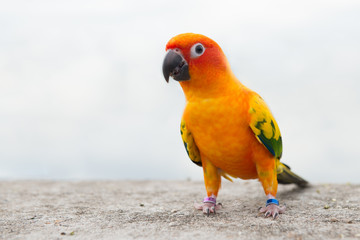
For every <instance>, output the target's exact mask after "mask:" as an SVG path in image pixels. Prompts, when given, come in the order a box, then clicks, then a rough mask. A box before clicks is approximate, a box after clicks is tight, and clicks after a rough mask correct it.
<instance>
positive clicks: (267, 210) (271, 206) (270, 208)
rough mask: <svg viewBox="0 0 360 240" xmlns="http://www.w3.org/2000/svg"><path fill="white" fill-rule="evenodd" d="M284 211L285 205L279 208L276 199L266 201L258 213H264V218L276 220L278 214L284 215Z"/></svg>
mask: <svg viewBox="0 0 360 240" xmlns="http://www.w3.org/2000/svg"><path fill="white" fill-rule="evenodd" d="M285 210H286V204H284V206H282V207H280V206H279V201H278V200H276V199H274V198H273V199H268V200H267V202H266V207H260V208H259V213H264V215H265V217H272V218H273V219H276V218H277V217H278V216H279V214H280V213H284V212H285Z"/></svg>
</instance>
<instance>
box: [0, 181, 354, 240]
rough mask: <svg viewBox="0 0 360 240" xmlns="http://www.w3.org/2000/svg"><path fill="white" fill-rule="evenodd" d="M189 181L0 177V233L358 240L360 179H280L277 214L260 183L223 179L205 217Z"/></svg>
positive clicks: (197, 188)
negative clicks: (212, 210)
mask: <svg viewBox="0 0 360 240" xmlns="http://www.w3.org/2000/svg"><path fill="white" fill-rule="evenodd" d="M204 193H205V190H204V186H203V183H202V182H193V181H83V182H66V181H2V182H0V216H1V218H0V239H360V206H359V204H360V201H359V200H360V185H353V184H341V185H340V184H339V185H336V184H321V185H320V184H319V185H313V186H311V187H309V188H306V189H298V188H297V187H295V186H279V191H278V196H277V197H278V199H279V200H280V204H282V203H286V205H287V208H288V209H287V211H286V212H285V214H281V215H280V217H279V218H278V219H277V220H272V219H269V218H267V219H266V218H264V217H263V216H259V215H258V214H257V209H258V208H259V207H260V206H263V205H264V203H265V200H266V199H265V196H264V193H263V190H262V188H261V186H260V184H259V183H258V182H255V181H250V182H243V181H241V182H239V181H236V182H235V183H227V182H225V183H224V184H223V186H222V189H221V191H220V194H219V198H218V200H219V201H220V202H222V203H223V206H224V208H223V209H222V210H221V211H219V212H218V213H217V214H216V215H211V216H210V217H206V216H205V215H203V214H202V212H200V211H198V210H195V209H194V208H193V203H194V201H195V200H196V201H198V202H200V201H201V200H202V198H203V197H204Z"/></svg>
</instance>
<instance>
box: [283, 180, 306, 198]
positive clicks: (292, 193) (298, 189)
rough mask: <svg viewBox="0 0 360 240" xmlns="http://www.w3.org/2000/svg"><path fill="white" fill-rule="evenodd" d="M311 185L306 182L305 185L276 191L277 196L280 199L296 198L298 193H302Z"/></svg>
mask: <svg viewBox="0 0 360 240" xmlns="http://www.w3.org/2000/svg"><path fill="white" fill-rule="evenodd" d="M312 188H313V186H312V185H311V184H308V185H307V186H306V187H298V186H296V187H294V188H292V189H291V190H288V191H286V190H284V191H281V192H278V194H277V197H278V198H281V199H289V198H296V197H297V196H298V195H301V194H304V192H306V191H308V190H310V189H312Z"/></svg>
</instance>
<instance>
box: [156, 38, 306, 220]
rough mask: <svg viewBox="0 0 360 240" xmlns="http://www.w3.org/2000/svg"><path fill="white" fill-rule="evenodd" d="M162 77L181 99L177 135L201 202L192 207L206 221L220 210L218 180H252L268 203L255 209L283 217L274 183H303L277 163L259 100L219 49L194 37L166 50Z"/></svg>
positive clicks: (275, 136) (270, 124) (275, 132)
mask: <svg viewBox="0 0 360 240" xmlns="http://www.w3.org/2000/svg"><path fill="white" fill-rule="evenodd" d="M166 51H167V53H166V56H165V59H164V62H163V74H164V77H165V79H166V81H167V82H168V81H169V77H170V76H171V77H172V78H173V79H174V80H176V81H179V83H180V85H181V87H182V89H183V91H184V94H185V98H186V107H185V110H184V113H183V116H182V120H181V126H180V132H181V136H182V140H183V142H184V145H185V149H186V151H187V153H188V155H189V157H190V159H191V160H192V161H193V162H194V163H195V164H197V165H199V166H202V168H203V172H204V180H205V187H206V191H207V197H205V198H204V200H203V202H202V203H201V204H199V205H196V206H195V207H196V208H198V209H201V210H203V212H204V213H206V214H207V215H209V214H210V213H215V212H216V210H217V209H219V208H220V207H221V205H220V204H216V197H217V195H218V191H219V188H220V185H221V177H224V178H226V179H229V180H231V178H230V177H233V178H241V179H256V178H258V179H259V180H260V182H261V184H262V186H263V188H264V191H265V194H266V196H267V198H268V200H267V201H266V206H265V207H262V208H260V209H259V211H260V212H261V213H265V216H266V217H268V216H272V217H273V218H276V217H277V216H278V214H279V213H283V212H284V211H285V208H286V206H282V207H280V206H279V201H278V200H276V192H277V186H278V182H279V183H284V184H289V183H295V184H297V185H299V186H305V185H306V184H307V182H306V181H305V180H304V179H302V178H301V177H299V176H298V175H296V174H294V173H293V172H291V171H290V168H289V167H288V166H287V165H285V164H282V163H281V162H280V158H281V154H282V140H281V134H280V130H279V127H278V125H277V123H276V121H275V119H274V117H273V115H272V114H271V112H270V110H269V108H268V106H267V105H266V104H265V102H264V100H263V99H262V98H261V97H260V96H259V95H258V94H257V93H256V92H254V91H252V90H250V89H249V88H247V87H245V86H244V85H243V84H242V83H240V81H239V80H238V79H237V78H236V77H235V76H234V74H233V73H232V71H231V69H230V65H229V63H228V61H227V59H226V57H225V55H224V53H223V51H222V50H221V48H220V47H219V45H218V44H217V43H216V42H215V41H213V40H211V39H210V38H208V37H206V36H203V35H200V34H194V33H185V34H180V35H177V36H175V37H173V38H172V39H171V40H170V41H169V42H168V43H167V45H166Z"/></svg>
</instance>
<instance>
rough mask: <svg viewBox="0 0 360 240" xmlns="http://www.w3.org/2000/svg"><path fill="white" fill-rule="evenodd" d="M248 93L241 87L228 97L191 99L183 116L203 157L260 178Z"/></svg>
mask: <svg viewBox="0 0 360 240" xmlns="http://www.w3.org/2000/svg"><path fill="white" fill-rule="evenodd" d="M249 94H250V93H249V92H247V91H241V90H240V89H239V91H238V92H235V93H232V94H230V95H227V96H221V97H216V98H208V99H203V98H201V99H192V100H191V101H188V102H187V104H186V108H185V111H184V115H183V119H184V120H185V122H186V125H187V127H188V128H189V130H190V131H191V133H192V135H193V137H194V140H195V143H196V145H197V147H198V148H199V151H200V155H201V158H202V159H203V158H206V159H207V160H208V161H211V162H212V163H213V164H214V165H215V166H216V167H218V168H220V169H221V170H223V171H225V172H226V173H228V174H230V175H232V176H234V177H240V178H243V179H249V178H256V177H257V173H256V168H255V164H254V162H253V154H254V148H257V147H258V146H259V142H258V141H257V140H256V138H255V136H254V133H253V132H252V130H251V129H250V127H249V100H248V99H249Z"/></svg>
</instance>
